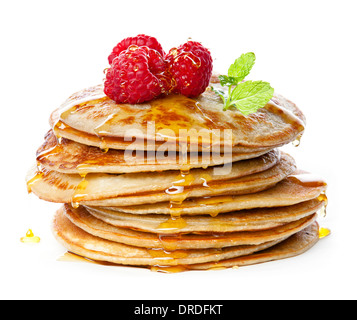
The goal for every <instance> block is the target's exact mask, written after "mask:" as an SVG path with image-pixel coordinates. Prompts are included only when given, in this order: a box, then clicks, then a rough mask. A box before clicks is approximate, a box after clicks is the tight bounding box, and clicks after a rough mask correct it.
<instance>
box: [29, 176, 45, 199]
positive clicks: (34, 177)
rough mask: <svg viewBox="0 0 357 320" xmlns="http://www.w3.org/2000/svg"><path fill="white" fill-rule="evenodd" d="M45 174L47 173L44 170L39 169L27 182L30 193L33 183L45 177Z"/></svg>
mask: <svg viewBox="0 0 357 320" xmlns="http://www.w3.org/2000/svg"><path fill="white" fill-rule="evenodd" d="M44 175H45V174H44V172H42V171H40V170H37V172H36V174H35V175H34V176H33V177H32V178H31V179H29V180H28V181H27V182H26V184H27V192H28V193H29V194H30V193H31V192H32V187H33V185H34V184H35V183H36V182H38V181H40V180H41V179H42V178H43V176H44Z"/></svg>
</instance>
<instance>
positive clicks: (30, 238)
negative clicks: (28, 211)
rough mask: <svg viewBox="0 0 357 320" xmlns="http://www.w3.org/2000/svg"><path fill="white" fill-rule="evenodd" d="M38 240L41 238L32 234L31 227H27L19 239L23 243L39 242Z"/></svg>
mask: <svg viewBox="0 0 357 320" xmlns="http://www.w3.org/2000/svg"><path fill="white" fill-rule="evenodd" d="M40 240H41V239H40V238H39V237H37V236H35V235H34V234H33V232H32V230H31V229H28V230H27V232H26V236H25V237H22V238H21V239H20V241H21V242H23V243H39V242H40Z"/></svg>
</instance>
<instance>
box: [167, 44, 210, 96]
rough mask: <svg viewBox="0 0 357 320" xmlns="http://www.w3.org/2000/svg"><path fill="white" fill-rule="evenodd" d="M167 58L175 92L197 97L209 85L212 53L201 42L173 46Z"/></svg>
mask: <svg viewBox="0 0 357 320" xmlns="http://www.w3.org/2000/svg"><path fill="white" fill-rule="evenodd" d="M165 59H166V60H167V62H168V64H169V72H170V74H171V76H172V78H173V80H174V88H173V92H176V93H180V94H182V95H185V96H187V97H197V96H199V95H200V94H201V93H203V92H204V91H205V90H206V88H207V87H208V85H209V82H210V79H211V75H212V69H213V60H212V56H211V53H210V52H209V50H208V49H207V48H205V47H204V46H203V45H202V44H201V43H199V42H195V41H188V42H186V43H185V44H183V45H181V46H179V47H178V48H172V49H171V50H170V51H169V53H168V54H167V55H166V57H165Z"/></svg>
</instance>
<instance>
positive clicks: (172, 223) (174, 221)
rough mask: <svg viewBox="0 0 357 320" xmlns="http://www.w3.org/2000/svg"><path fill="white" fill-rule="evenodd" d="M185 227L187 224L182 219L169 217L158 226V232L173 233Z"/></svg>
mask: <svg viewBox="0 0 357 320" xmlns="http://www.w3.org/2000/svg"><path fill="white" fill-rule="evenodd" d="M186 226H187V222H186V220H185V219H184V218H181V217H180V216H178V217H177V216H176V217H175V216H171V218H170V219H168V220H167V221H165V222H163V223H161V224H160V225H159V227H158V230H165V231H168V230H170V231H175V230H180V229H183V228H184V227H186Z"/></svg>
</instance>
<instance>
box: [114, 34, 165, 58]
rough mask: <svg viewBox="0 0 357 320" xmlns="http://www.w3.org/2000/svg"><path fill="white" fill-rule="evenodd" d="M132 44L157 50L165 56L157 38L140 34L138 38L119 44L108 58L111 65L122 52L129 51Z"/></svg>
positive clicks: (131, 38) (130, 38)
mask: <svg viewBox="0 0 357 320" xmlns="http://www.w3.org/2000/svg"><path fill="white" fill-rule="evenodd" d="M132 44H134V45H137V46H139V47H142V46H145V47H149V48H151V49H154V50H157V51H158V52H159V53H160V54H161V55H162V56H165V52H164V50H163V49H162V47H161V44H160V43H159V42H158V41H157V39H156V38H154V37H150V36H147V35H145V34H139V35H137V36H136V37H129V38H126V39H124V40H122V41H121V42H119V43H118V44H117V45H116V46H115V47H114V48H113V51H112V53H111V54H110V55H109V57H108V61H109V64H112V62H113V59H114V58H115V57H117V56H119V54H120V53H121V52H122V51H124V50H126V49H128V48H129V46H130V45H132Z"/></svg>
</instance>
